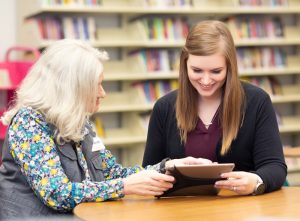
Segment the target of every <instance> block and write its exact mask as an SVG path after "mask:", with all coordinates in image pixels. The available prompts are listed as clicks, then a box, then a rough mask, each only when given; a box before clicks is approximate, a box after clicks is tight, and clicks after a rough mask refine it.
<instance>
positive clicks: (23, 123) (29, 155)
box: [8, 107, 159, 212]
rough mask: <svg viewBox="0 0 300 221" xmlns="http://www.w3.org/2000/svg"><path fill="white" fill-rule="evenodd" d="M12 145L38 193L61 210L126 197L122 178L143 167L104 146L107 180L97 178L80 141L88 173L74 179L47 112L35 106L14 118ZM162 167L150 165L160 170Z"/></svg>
mask: <svg viewBox="0 0 300 221" xmlns="http://www.w3.org/2000/svg"><path fill="white" fill-rule="evenodd" d="M85 132H86V131H85ZM86 133H87V132H86ZM79 143H80V142H79ZM8 147H9V150H10V153H11V155H12V156H13V158H14V160H15V162H16V163H17V164H18V165H19V167H20V168H21V172H22V173H23V175H24V176H25V177H26V180H27V182H28V183H29V185H30V187H31V188H32V190H33V191H34V193H35V194H36V195H37V196H38V197H39V198H40V199H41V200H42V202H43V203H44V204H45V205H47V206H49V207H51V208H53V209H55V210H58V211H61V212H67V211H70V210H71V209H73V208H74V207H75V206H76V205H77V204H79V203H81V202H89V201H105V200H108V199H116V198H121V197H123V196H124V195H123V188H124V185H123V181H122V178H124V177H127V176H128V175H130V174H133V173H137V172H138V171H140V170H142V169H143V168H142V167H140V166H135V167H129V168H125V167H122V166H121V165H120V164H118V163H116V160H115V157H114V156H112V154H111V153H110V151H108V150H106V149H105V148H103V149H101V150H100V151H99V154H100V156H99V157H101V159H102V168H103V174H104V181H101V182H93V181H91V179H90V176H89V173H88V167H87V163H86V160H85V157H84V155H83V153H82V151H81V146H80V144H78V145H77V148H76V151H77V156H78V159H79V164H80V166H81V168H82V169H83V170H84V173H85V175H86V176H85V179H84V180H82V181H81V182H71V181H70V180H69V178H68V177H67V175H66V174H65V172H64V169H63V168H62V165H61V161H60V158H59V156H58V153H57V148H56V145H55V142H54V137H53V133H52V131H51V129H50V126H49V124H48V123H47V122H46V121H45V117H44V115H42V114H41V113H40V112H38V111H36V110H34V109H32V108H31V107H26V108H22V109H20V110H19V112H18V113H17V114H16V116H15V117H14V118H13V120H12V122H11V124H10V126H9V130H8ZM158 167H159V165H154V166H149V167H147V168H146V169H155V170H159V169H158Z"/></svg>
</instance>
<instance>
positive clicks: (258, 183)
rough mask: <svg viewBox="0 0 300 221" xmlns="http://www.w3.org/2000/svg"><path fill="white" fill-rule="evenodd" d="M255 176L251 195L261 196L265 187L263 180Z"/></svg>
mask: <svg viewBox="0 0 300 221" xmlns="http://www.w3.org/2000/svg"><path fill="white" fill-rule="evenodd" d="M256 176H257V178H256V184H255V187H254V190H253V193H252V195H261V194H263V193H264V192H265V188H266V187H265V184H264V182H263V180H262V179H261V177H260V176H258V175H257V174H256Z"/></svg>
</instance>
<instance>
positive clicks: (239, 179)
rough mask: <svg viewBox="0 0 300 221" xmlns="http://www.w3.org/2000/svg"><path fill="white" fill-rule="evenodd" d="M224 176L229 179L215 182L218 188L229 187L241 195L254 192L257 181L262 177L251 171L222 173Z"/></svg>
mask: <svg viewBox="0 0 300 221" xmlns="http://www.w3.org/2000/svg"><path fill="white" fill-rule="evenodd" d="M221 177H222V178H227V180H220V181H217V182H216V183H215V187H216V188H218V189H228V190H231V191H234V192H236V193H238V194H240V195H248V194H251V193H253V192H254V189H255V187H256V185H257V181H258V180H259V179H260V177H259V176H258V175H257V174H255V173H249V172H238V171H236V172H229V173H223V174H221Z"/></svg>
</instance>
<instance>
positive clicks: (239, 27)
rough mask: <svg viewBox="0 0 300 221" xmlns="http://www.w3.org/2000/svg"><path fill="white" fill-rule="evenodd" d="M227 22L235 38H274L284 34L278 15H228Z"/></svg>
mask: <svg viewBox="0 0 300 221" xmlns="http://www.w3.org/2000/svg"><path fill="white" fill-rule="evenodd" d="M227 24H228V28H229V30H230V31H231V34H232V35H233V37H234V38H235V39H242V38H276V37H283V36H284V33H283V25H282V21H281V19H280V18H279V17H275V18H254V17H252V18H249V17H239V18H237V17H230V18H229V19H228V21H227Z"/></svg>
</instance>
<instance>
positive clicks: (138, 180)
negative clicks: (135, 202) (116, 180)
mask: <svg viewBox="0 0 300 221" xmlns="http://www.w3.org/2000/svg"><path fill="white" fill-rule="evenodd" d="M174 181H175V179H174V177H173V176H170V175H165V174H161V173H158V172H157V171H155V170H143V171H141V172H138V173H135V174H132V175H130V176H128V177H126V178H125V179H123V182H124V194H125V195H129V194H136V195H152V196H159V195H162V194H163V192H165V191H167V190H168V189H170V188H172V187H173V182H174Z"/></svg>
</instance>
